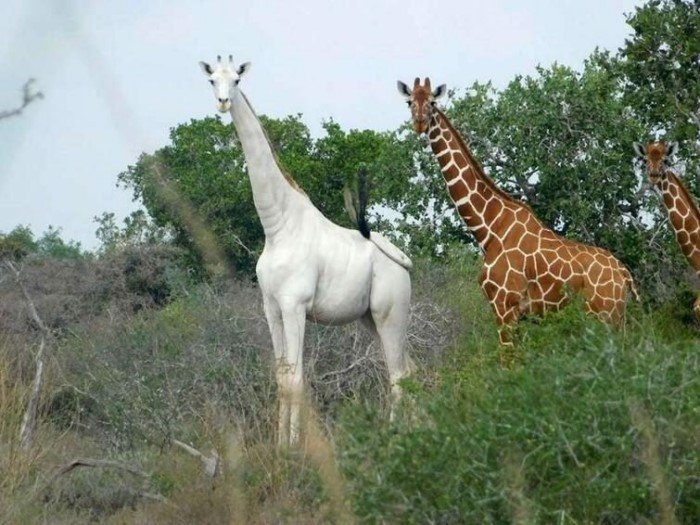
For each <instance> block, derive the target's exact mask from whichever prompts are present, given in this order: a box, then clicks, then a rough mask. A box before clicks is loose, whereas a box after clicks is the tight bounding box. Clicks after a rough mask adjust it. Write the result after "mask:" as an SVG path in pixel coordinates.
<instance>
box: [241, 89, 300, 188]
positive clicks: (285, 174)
mask: <svg viewBox="0 0 700 525" xmlns="http://www.w3.org/2000/svg"><path fill="white" fill-rule="evenodd" d="M240 93H241V95H242V96H243V100H245V103H246V104H248V107H249V108H250V111H251V113H252V114H253V115H255V118H256V119H257V120H258V123H259V124H260V129H262V131H263V135H264V136H265V140H266V141H267V145H268V146H270V151H271V152H272V158H273V159H275V164H277V169H279V170H280V173H282V176H283V177H284V178H285V179H286V180H287V182H288V183H289V185H290V186H291V187H292V188H293V189H295V190H296V191H298V192H299V193H301V194H302V195H304V196H305V197H307V196H308V195H307V194H306V192H305V191H304V190H302V189H301V187H300V186H299V184H297V181H295V180H294V179H293V178H292V176H291V175H290V174H289V172H288V171H287V170H285V169H284V168H283V167H282V164H280V160H279V157H277V152H276V151H275V148H274V146H273V145H272V141H270V136H269V135H268V134H267V130H266V129H265V126H263V125H262V122H260V117H258V114H257V113H256V112H255V111H254V110H253V106H251V105H250V102H249V101H248V97H246V96H245V93H243V91H241V92H240Z"/></svg>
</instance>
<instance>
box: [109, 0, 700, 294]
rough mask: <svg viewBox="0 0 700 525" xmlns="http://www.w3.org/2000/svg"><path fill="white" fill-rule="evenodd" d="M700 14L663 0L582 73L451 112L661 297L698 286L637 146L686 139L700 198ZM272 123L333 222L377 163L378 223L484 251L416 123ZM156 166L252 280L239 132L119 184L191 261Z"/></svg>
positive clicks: (185, 130)
mask: <svg viewBox="0 0 700 525" xmlns="http://www.w3.org/2000/svg"><path fill="white" fill-rule="evenodd" d="M698 5H699V3H698V1H697V0H695V1H689V0H653V1H650V2H648V3H646V4H645V5H643V6H641V7H638V8H636V9H635V11H634V12H633V13H631V14H629V15H627V22H628V24H629V26H630V28H631V30H632V33H631V35H630V37H629V38H628V39H627V40H626V41H625V42H624V45H623V47H622V48H621V49H619V50H618V51H617V52H609V51H602V50H594V51H593V52H592V54H591V56H590V57H589V58H588V59H587V60H586V61H585V63H584V65H583V67H582V68H581V70H576V69H572V68H570V67H566V66H563V65H560V64H553V65H550V66H540V67H538V68H537V69H536V71H535V72H534V73H533V74H531V75H526V76H516V77H515V78H513V80H511V81H510V82H509V83H508V84H507V85H506V87H505V88H503V89H496V88H495V87H494V86H493V85H492V84H491V83H489V82H475V83H473V84H472V85H471V86H469V87H467V88H466V89H465V88H461V87H460V86H453V90H452V91H451V92H450V97H449V100H448V102H447V108H446V111H447V114H448V116H449V117H450V118H451V119H452V121H453V123H454V124H455V125H456V127H457V128H458V129H459V130H460V131H461V133H462V134H463V136H464V138H465V139H466V140H467V141H468V142H469V143H470V145H471V147H472V148H473V149H474V152H475V155H476V157H477V159H478V160H479V161H480V162H481V163H482V164H483V166H484V168H485V170H486V172H487V173H488V174H489V175H490V176H491V177H492V178H494V180H495V181H496V182H497V184H499V185H500V186H501V187H503V188H504V189H505V190H507V191H509V192H511V193H512V194H513V195H514V196H516V197H517V198H519V199H522V200H523V201H525V202H527V203H528V204H529V205H530V206H531V207H532V208H533V209H534V211H535V212H536V213H537V214H538V216H539V217H540V218H541V219H542V220H543V221H544V222H545V223H546V224H548V225H549V226H550V227H552V228H553V229H554V230H555V231H557V232H558V233H560V234H562V235H565V236H567V237H571V238H574V239H578V240H581V241H583V242H587V243H591V244H596V245H599V246H603V247H606V248H608V249H610V250H611V251H612V252H613V253H614V254H616V255H617V256H618V257H619V258H620V259H622V260H623V261H624V262H625V263H626V264H627V265H628V266H629V267H630V268H631V270H632V271H633V273H634V274H635V278H636V279H637V281H640V282H641V285H642V287H643V288H646V289H648V290H649V291H652V292H653V295H654V296H663V295H664V293H666V292H664V291H668V290H669V289H672V288H673V287H674V286H675V285H676V284H677V283H678V282H688V278H687V276H686V272H685V271H684V268H686V266H685V265H684V264H685V263H684V261H683V260H682V258H681V256H680V251H679V250H678V248H677V247H676V245H675V242H674V239H673V235H672V233H671V232H670V229H669V228H668V225H667V224H666V219H665V211H664V210H663V209H662V208H661V204H660V202H659V200H658V198H657V197H655V195H654V194H653V192H645V191H643V190H644V185H645V183H646V181H645V177H644V174H643V173H642V172H641V171H640V170H639V169H637V168H635V165H634V163H633V152H632V143H633V142H635V141H640V140H641V141H643V140H647V139H652V138H667V139H669V140H678V141H680V154H679V157H680V158H681V162H679V163H678V168H679V171H680V172H681V175H682V176H684V177H685V181H686V183H687V184H688V185H689V187H690V188H691V190H692V191H695V190H697V189H698V180H699V179H700V162H699V159H700V108H699V107H698V100H700V10H699V9H698ZM387 89H391V86H388V87H387ZM399 103H400V101H399V100H398V99H397V104H399ZM406 116H407V117H408V112H407V114H406ZM261 120H262V123H263V125H264V127H265V129H266V131H267V133H268V135H269V138H270V141H271V143H272V146H273V148H274V150H275V152H276V153H277V155H278V157H279V159H280V162H281V163H282V165H283V166H284V167H285V169H286V170H288V171H289V172H290V173H291V174H292V176H293V177H294V178H295V180H296V181H297V182H298V183H299V185H300V186H301V187H302V188H303V189H304V191H306V193H307V194H308V195H309V197H310V198H311V200H312V201H313V202H314V204H315V205H316V206H317V207H318V208H319V209H320V210H321V211H322V212H323V213H324V214H325V215H326V216H328V217H329V218H330V219H331V220H333V221H335V222H337V223H339V224H342V225H345V226H350V223H349V219H348V218H347V217H346V215H345V212H344V209H343V205H342V189H343V187H344V186H346V185H348V184H352V181H353V179H354V177H355V176H356V174H357V171H358V169H359V168H360V167H362V166H364V167H366V168H367V169H368V171H369V173H370V177H371V181H372V185H371V192H370V200H371V202H373V203H374V204H375V205H374V207H373V208H372V222H373V224H374V225H375V227H381V228H382V230H383V231H389V232H390V233H392V234H394V236H395V238H397V239H399V240H400V241H401V242H403V243H404V244H405V247H406V248H407V249H408V250H410V251H411V252H413V253H414V254H416V253H422V254H426V255H430V256H433V257H440V256H441V255H442V254H444V253H445V250H448V249H449V247H450V246H451V245H452V244H453V243H473V240H472V239H471V237H470V236H469V235H468V234H467V233H466V231H465V229H464V228H463V227H462V225H461V224H460V222H459V220H458V217H457V215H456V213H455V212H454V209H453V205H452V203H451V202H450V201H449V197H448V194H447V192H446V191H445V189H444V184H443V182H442V177H441V175H440V173H439V170H438V166H437V163H436V162H435V159H434V158H433V155H432V153H431V152H430V151H429V149H428V148H427V147H426V145H427V142H426V141H425V139H423V138H419V137H417V136H416V135H415V133H413V132H412V131H411V130H410V129H409V128H408V126H406V125H403V126H401V127H399V128H398V129H396V130H393V131H388V132H376V131H371V130H349V131H346V130H344V129H342V127H341V126H340V125H339V124H338V123H336V122H334V121H332V120H330V121H327V122H325V123H324V126H323V129H324V135H323V136H322V137H320V138H314V137H312V136H311V134H310V132H309V129H308V127H307V126H306V125H305V124H304V122H303V120H302V117H301V115H290V116H287V117H285V118H282V119H274V118H268V117H264V116H263V117H261ZM154 162H155V163H156V164H157V165H158V166H161V167H162V171H163V173H164V174H165V176H166V177H167V179H168V181H170V183H172V184H173V185H174V187H175V188H176V189H177V191H178V192H179V194H180V195H182V196H183V198H185V199H186V200H187V201H188V202H189V203H190V204H191V205H192V206H193V208H194V209H195V210H197V212H198V213H199V214H200V215H201V217H202V219H203V220H204V221H205V223H206V224H208V225H209V226H210V227H211V229H212V230H213V232H214V234H215V235H216V237H217V239H218V242H219V243H220V244H221V246H222V247H223V250H224V252H225V254H226V256H227V257H228V258H229V260H230V262H232V263H233V264H234V265H235V267H236V268H237V269H238V270H239V271H241V272H243V273H248V274H252V271H253V268H254V264H255V260H256V259H257V255H258V254H259V252H260V250H261V248H262V243H263V235H262V229H261V227H260V224H259V221H258V218H257V215H256V214H255V209H254V207H253V201H252V195H251V189H250V184H249V181H248V179H247V175H246V166H245V159H244V158H243V154H242V150H241V148H240V145H239V143H238V140H237V138H236V136H235V131H234V129H233V127H232V126H231V125H230V124H224V123H223V122H222V121H221V120H220V119H219V118H218V117H217V118H205V119H202V120H192V121H190V122H189V123H187V124H182V125H179V126H177V127H175V128H174V129H172V131H171V135H170V144H168V145H166V146H164V147H163V148H161V149H159V150H158V151H156V152H155V153H153V154H152V155H146V154H144V155H143V156H142V157H141V158H139V159H138V161H137V162H136V164H134V165H133V166H129V167H128V169H127V170H126V171H124V172H123V173H121V174H120V175H119V180H120V183H121V184H123V185H124V186H125V187H127V188H130V189H131V190H132V191H133V195H134V198H135V199H136V200H139V201H140V202H142V203H143V205H144V207H145V208H146V210H147V211H148V213H149V214H150V216H151V217H152V218H153V221H154V222H155V225H157V226H158V227H162V228H169V229H170V230H171V231H172V232H174V233H173V242H175V243H176V244H178V245H181V246H183V247H185V248H187V249H189V250H190V251H191V252H192V253H193V254H194V253H195V251H194V249H193V244H192V241H191V237H190V234H189V233H188V230H187V227H186V224H184V223H183V222H182V219H181V217H180V215H179V214H178V213H177V212H176V211H175V210H174V209H173V208H172V206H171V205H169V204H168V201H167V199H163V198H162V196H161V195H160V192H159V191H158V183H157V177H153V176H152V175H151V172H152V171H153V163H154ZM193 257H194V255H193ZM670 269H672V270H670ZM667 295H668V294H667Z"/></svg>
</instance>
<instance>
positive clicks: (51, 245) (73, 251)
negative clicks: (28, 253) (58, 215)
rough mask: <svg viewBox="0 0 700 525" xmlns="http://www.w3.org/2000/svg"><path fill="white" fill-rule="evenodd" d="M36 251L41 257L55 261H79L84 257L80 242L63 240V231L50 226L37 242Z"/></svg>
mask: <svg viewBox="0 0 700 525" xmlns="http://www.w3.org/2000/svg"><path fill="white" fill-rule="evenodd" d="M36 251H37V253H38V254H39V255H41V256H44V257H53V258H55V259H79V258H80V257H82V256H83V255H84V254H83V252H82V250H81V248H80V243H79V242H75V241H68V242H66V241H64V240H63V239H62V238H61V229H60V228H55V227H53V226H49V229H48V230H46V231H45V232H44V234H43V235H42V236H41V237H40V238H39V239H38V240H37V242H36Z"/></svg>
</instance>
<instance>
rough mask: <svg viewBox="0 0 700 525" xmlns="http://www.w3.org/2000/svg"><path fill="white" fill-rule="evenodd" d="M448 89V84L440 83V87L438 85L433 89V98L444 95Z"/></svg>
mask: <svg viewBox="0 0 700 525" xmlns="http://www.w3.org/2000/svg"><path fill="white" fill-rule="evenodd" d="M446 91H447V86H446V85H445V84H441V85H439V86H438V87H436V88H435V89H434V90H433V98H440V97H441V96H443V95H444V94H445V92H446Z"/></svg>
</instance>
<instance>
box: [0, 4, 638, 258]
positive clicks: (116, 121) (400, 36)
mask: <svg viewBox="0 0 700 525" xmlns="http://www.w3.org/2000/svg"><path fill="white" fill-rule="evenodd" d="M639 4H640V2H639V1H633V0H587V1H586V2H581V1H580V0H533V1H526V0H491V1H483V0H478V1H477V0H457V1H454V0H443V1H441V2H430V1H429V0H403V1H394V0H373V1H367V2H365V1H359V0H355V1H353V2H347V1H346V2H336V1H330V0H326V1H322V0H313V1H303V0H300V1H295V2H292V1H289V0H286V1H279V0H272V1H267V0H257V1H251V0H246V1H243V2H232V1H230V2H224V1H216V0H197V1H177V0H167V1H165V0H147V1H144V0H139V1H131V0H129V1H126V0H125V1H109V2H107V1H96V0H94V1H87V0H2V14H1V15H0V50H2V51H0V110H3V109H10V108H12V107H14V106H16V105H17V104H18V103H19V102H20V101H21V86H22V84H23V83H24V82H25V80H26V79H27V78H29V77H34V78H36V80H37V82H36V86H37V88H38V89H40V90H41V91H43V93H44V94H45V99H43V100H40V101H37V102H35V103H34V104H32V105H31V106H29V107H28V108H27V110H26V111H25V113H24V114H23V115H22V116H20V117H15V118H13V119H5V120H0V231H4V232H7V231H9V230H11V229H12V228H14V227H15V226H16V225H17V224H27V225H29V226H31V227H32V229H33V230H34V232H35V233H36V234H40V233H41V232H43V231H44V230H45V229H46V228H47V227H48V226H49V225H54V226H58V227H61V228H62V229H63V237H64V238H67V239H74V240H77V241H80V242H81V243H82V244H83V246H84V247H87V248H94V247H95V246H96V244H97V241H96V239H95V237H94V231H95V229H96V225H95V224H94V223H93V221H92V219H93V217H94V216H95V215H100V214H101V213H102V212H104V211H112V212H116V214H117V217H118V218H119V219H120V220H121V218H122V217H124V216H125V215H127V214H128V213H129V212H130V211H132V210H133V209H135V208H136V204H134V203H133V202H131V195H130V193H129V192H127V191H126V190H124V189H119V188H116V186H115V184H116V180H117V179H116V177H117V175H118V174H119V173H120V172H121V171H123V170H124V169H125V168H126V167H127V166H128V165H129V164H133V163H134V162H135V161H136V159H137V156H138V154H139V153H140V152H142V151H147V152H152V151H153V150H155V149H157V148H158V147H161V146H163V145H164V144H166V142H167V139H168V133H169V130H170V128H171V127H174V126H176V125H178V124H180V123H183V122H187V121H189V120H190V119H193V118H202V117H205V116H207V115H214V114H215V105H214V97H213V94H212V92H211V89H210V86H209V85H208V83H207V82H206V79H205V78H204V76H203V74H202V72H201V70H200V69H199V67H198V65H197V62H198V61H199V60H206V61H214V60H216V58H215V57H216V55H217V54H221V55H224V56H225V55H228V54H229V53H231V54H233V57H234V61H235V62H236V63H240V62H244V61H250V62H252V68H251V70H250V72H249V73H248V75H247V76H246V77H245V78H244V79H243V81H242V82H241V87H242V89H243V90H244V91H245V93H246V94H247V96H248V98H249V99H250V101H251V103H252V105H253V107H254V108H255V109H256V111H257V112H258V113H259V114H266V115H268V116H271V117H276V118H282V117H284V116H286V115H289V114H296V113H301V114H302V115H303V120H304V122H305V123H306V124H307V125H308V126H309V128H310V129H311V131H312V133H313V134H314V136H318V135H319V134H320V133H321V122H322V121H323V120H325V119H328V118H333V119H334V120H335V121H337V122H338V123H339V124H340V125H341V126H343V127H344V128H346V129H349V128H358V129H365V128H369V129H374V130H386V129H394V128H396V127H398V126H399V125H400V124H401V123H402V122H404V121H405V120H406V119H407V118H408V111H407V109H406V105H405V103H404V101H403V100H402V99H401V97H400V96H399V94H398V93H397V92H396V88H395V84H396V80H397V79H402V80H404V81H405V82H411V81H412V79H413V78H414V77H416V76H421V77H423V76H430V77H431V79H432V80H433V83H434V84H437V83H446V84H447V86H448V87H450V88H464V87H468V86H469V85H471V84H472V83H473V82H474V81H480V82H485V81H488V80H492V81H493V82H494V84H495V85H496V86H497V87H504V86H505V85H506V83H507V82H508V81H509V80H510V79H512V78H513V76H515V75H516V74H531V73H533V72H534V70H535V67H536V66H537V64H542V65H544V66H548V65H550V64H551V63H553V62H555V61H556V62H559V63H561V64H564V65H567V66H571V67H574V68H577V69H580V67H581V65H582V63H583V60H584V59H585V58H586V57H587V56H588V55H589V54H590V53H591V52H592V51H593V49H594V48H595V47H596V46H598V47H600V48H603V49H609V50H611V51H616V50H617V49H618V48H619V47H621V46H622V45H623V43H624V39H625V37H627V36H628V35H629V33H630V28H629V26H627V25H626V24H625V18H624V13H630V12H632V11H633V10H634V6H635V5H639ZM224 118H225V119H226V121H227V122H228V121H229V119H230V117H229V116H228V115H226V116H224Z"/></svg>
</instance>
